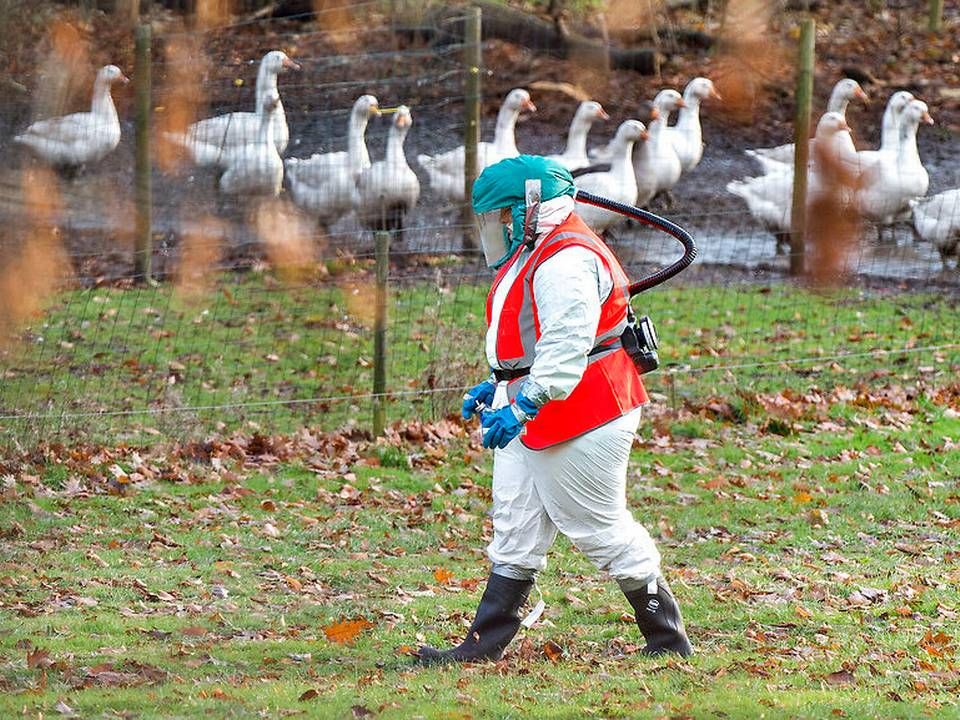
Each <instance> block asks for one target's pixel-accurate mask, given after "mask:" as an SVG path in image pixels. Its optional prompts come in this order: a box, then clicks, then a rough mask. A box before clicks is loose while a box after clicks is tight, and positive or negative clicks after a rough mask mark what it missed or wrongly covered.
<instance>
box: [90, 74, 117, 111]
mask: <svg viewBox="0 0 960 720" xmlns="http://www.w3.org/2000/svg"><path fill="white" fill-rule="evenodd" d="M90 110H91V112H92V113H93V114H94V115H101V116H105V117H109V118H117V108H116V106H115V105H114V104H113V96H112V95H111V94H110V83H108V82H107V81H105V80H99V79H98V80H97V81H96V82H95V83H94V85H93V101H92V103H91V107H90Z"/></svg>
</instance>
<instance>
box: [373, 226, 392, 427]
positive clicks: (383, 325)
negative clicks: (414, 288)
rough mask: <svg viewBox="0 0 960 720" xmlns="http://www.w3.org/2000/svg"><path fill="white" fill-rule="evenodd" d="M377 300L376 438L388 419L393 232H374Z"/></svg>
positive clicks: (374, 403)
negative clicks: (388, 293) (387, 394)
mask: <svg viewBox="0 0 960 720" xmlns="http://www.w3.org/2000/svg"><path fill="white" fill-rule="evenodd" d="M374 241H375V243H376V263H377V297H376V301H375V302H376V308H375V314H374V318H373V436H374V437H380V436H381V435H383V429H384V427H385V426H386V416H387V398H386V395H385V393H386V390H387V292H388V289H389V288H388V285H387V280H388V277H389V274H390V233H388V232H386V231H382V230H381V231H378V232H376V233H374Z"/></svg>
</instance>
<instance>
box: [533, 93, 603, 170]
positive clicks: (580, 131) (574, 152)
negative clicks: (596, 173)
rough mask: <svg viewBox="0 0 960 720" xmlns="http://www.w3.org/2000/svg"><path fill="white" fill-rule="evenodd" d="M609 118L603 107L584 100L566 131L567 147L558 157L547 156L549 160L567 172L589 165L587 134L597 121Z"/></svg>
mask: <svg viewBox="0 0 960 720" xmlns="http://www.w3.org/2000/svg"><path fill="white" fill-rule="evenodd" d="M609 119H610V116H609V115H607V112H606V111H605V110H604V109H603V106H602V105H601V104H600V103H598V102H594V101H593V100H584V101H583V102H582V103H580V105H579V107H577V112H576V113H575V114H574V116H573V120H572V121H571V122H570V129H569V130H568V131H567V147H566V149H564V151H563V152H562V153H561V154H559V155H548V156H547V157H548V158H550V159H551V160H556V161H557V162H558V163H560V164H561V165H563V166H564V167H565V168H566V169H567V170H579V169H580V168H584V167H587V166H588V165H589V164H590V159H589V158H588V157H587V133H589V132H590V127H591V126H592V125H593V123H594V122H595V121H597V120H609Z"/></svg>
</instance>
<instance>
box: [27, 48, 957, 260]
mask: <svg viewBox="0 0 960 720" xmlns="http://www.w3.org/2000/svg"><path fill="white" fill-rule="evenodd" d="M287 69H299V65H297V63H295V62H294V61H293V60H291V59H290V58H289V57H287V55H286V54H285V53H283V52H281V51H279V50H274V51H271V52H269V53H267V54H266V55H265V56H264V57H263V59H262V61H261V63H260V67H259V71H258V74H257V84H256V105H255V109H254V111H253V112H234V113H228V114H224V115H219V116H216V117H212V118H208V119H205V120H201V121H199V122H196V123H194V124H192V125H191V126H189V127H188V128H187V130H186V131H185V132H184V133H177V134H173V133H168V134H167V135H166V140H167V141H168V142H172V143H175V144H176V145H178V146H180V147H181V148H182V149H183V151H184V152H185V153H187V154H188V155H189V156H190V158H191V159H192V160H193V162H194V163H196V164H197V165H200V166H209V167H215V168H218V169H219V170H220V171H221V173H222V174H221V175H220V179H219V188H220V190H221V192H223V193H225V194H230V195H267V196H271V195H272V196H276V195H278V194H279V193H280V192H281V191H282V188H283V181H284V177H286V180H287V185H288V189H289V193H290V196H291V198H292V199H293V202H294V203H296V204H297V205H298V206H299V207H301V208H302V209H303V210H304V211H305V212H307V213H309V214H310V215H312V216H314V217H316V218H317V220H318V221H319V223H320V224H321V226H323V227H328V226H329V225H330V224H332V223H333V222H335V221H336V220H338V219H340V218H342V217H345V216H347V215H349V214H350V213H356V216H357V218H358V220H359V221H360V222H361V223H362V224H363V225H364V226H366V227H371V228H377V229H398V228H401V227H402V225H403V218H404V215H405V214H406V213H407V212H409V211H410V210H411V209H412V208H413V207H414V206H415V205H416V203H417V201H418V199H419V196H420V182H419V180H418V178H417V175H416V173H415V172H414V171H413V170H412V169H411V168H410V166H409V164H408V162H407V159H406V157H405V154H404V149H403V143H404V139H405V137H406V135H407V132H408V131H409V129H410V127H411V125H412V122H413V119H412V115H411V113H410V109H409V108H408V107H406V106H399V107H397V108H393V109H392V110H390V111H389V112H392V113H393V114H394V117H393V122H392V124H391V127H390V130H389V134H388V138H387V146H386V153H385V157H384V158H383V159H382V160H378V161H376V162H373V161H371V158H370V155H369V152H368V151H367V146H366V140H365V133H366V129H367V125H368V122H369V120H370V118H371V117H372V116H374V115H380V114H381V112H382V111H381V108H380V106H379V103H378V101H377V99H376V98H375V97H373V96H372V95H363V96H361V97H360V98H358V99H357V100H356V102H355V103H354V104H353V109H352V111H351V113H350V116H349V121H348V128H347V149H346V150H345V151H339V152H327V153H316V154H314V155H312V156H310V157H308V158H294V157H290V158H287V159H285V160H284V159H283V157H282V155H283V153H284V152H285V151H286V149H287V144H288V142H289V138H290V131H289V128H288V125H287V120H286V115H285V113H284V110H283V103H282V102H281V100H280V94H279V91H278V87H277V78H278V76H279V75H280V73H281V72H283V71H284V70H287ZM118 81H122V82H126V78H125V77H124V76H123V73H122V72H121V71H120V69H119V68H117V67H116V66H114V65H107V66H105V67H104V68H102V69H101V70H100V71H99V73H98V74H97V78H96V82H95V84H94V90H93V101H92V106H91V110H90V112H88V113H74V114H72V115H67V116H64V117H58V118H51V119H48V120H41V121H38V122H35V123H34V124H32V125H31V126H30V127H28V128H27V129H26V130H25V131H24V132H23V133H21V134H20V135H17V136H16V137H15V138H14V140H15V141H16V142H17V143H20V144H23V145H25V146H27V147H28V148H29V149H31V150H32V151H33V152H34V153H35V154H36V155H38V156H39V157H40V158H42V159H43V160H44V161H46V162H47V163H49V164H51V165H54V166H67V167H76V166H84V165H87V164H90V163H94V162H97V161H99V160H101V159H102V158H103V157H105V156H106V155H107V154H109V153H110V152H111V151H112V150H113V149H115V148H116V147H117V145H118V143H119V141H120V122H119V118H118V116H117V111H116V108H115V106H114V104H113V100H112V98H111V94H110V88H111V85H112V84H113V83H114V82H118ZM711 97H715V98H719V95H718V94H717V92H716V90H715V89H714V86H713V83H712V82H711V81H710V80H709V79H707V78H703V77H698V78H695V79H693V80H692V81H690V83H689V84H688V85H687V86H686V88H685V90H684V93H683V95H681V94H680V93H679V92H677V91H676V90H673V89H666V90H662V91H661V92H660V93H659V94H658V95H657V96H656V97H655V98H654V100H653V103H652V109H651V111H650V115H649V122H648V124H647V125H646V126H645V125H644V124H643V123H641V122H640V121H638V120H626V121H625V122H623V123H622V124H621V125H620V126H619V128H617V131H616V133H615V135H614V137H613V139H612V140H610V142H609V143H608V144H607V145H606V146H604V147H598V148H594V149H592V150H589V151H588V149H587V134H588V133H589V131H590V128H591V126H592V124H593V123H594V122H595V121H597V120H605V119H608V115H607V114H606V112H605V111H604V109H603V108H602V107H601V106H600V104H599V103H597V102H593V101H585V102H582V103H581V104H580V106H579V107H578V108H577V111H576V113H575V115H574V117H573V121H572V123H571V125H570V129H569V132H568V135H567V143H566V147H565V149H564V150H563V152H561V153H558V154H556V155H551V156H550V157H552V158H554V159H555V160H557V161H559V162H560V163H562V164H563V165H565V166H566V167H567V168H569V169H570V170H571V171H572V172H573V173H574V176H575V177H574V179H575V182H576V184H577V186H578V187H580V188H582V189H585V190H588V191H590V192H594V193H596V194H598V195H603V196H605V197H609V198H611V199H614V200H618V201H620V202H624V203H629V204H633V205H639V206H644V205H647V204H648V203H649V202H650V201H651V200H652V199H653V198H654V197H656V196H658V195H661V194H665V195H668V196H669V193H670V191H671V189H672V188H673V187H674V186H675V185H676V184H677V182H678V180H679V179H680V177H681V175H682V174H683V173H687V172H689V171H691V170H693V169H694V168H695V167H696V166H697V164H698V163H699V162H700V159H701V157H702V155H703V147H704V144H703V139H702V131H701V125H700V106H701V102H702V101H704V100H706V99H708V98H711ZM854 99H866V95H865V94H864V92H863V90H862V89H861V88H860V86H859V85H858V84H857V83H856V82H855V81H854V80H851V79H844V80H841V81H840V82H839V83H837V85H836V87H835V88H834V90H833V93H832V95H831V97H830V102H829V105H828V108H827V112H826V113H825V114H824V115H823V116H822V117H821V119H820V121H819V123H818V125H817V130H816V134H815V137H814V138H813V139H811V141H810V142H811V152H810V158H811V160H810V163H809V165H808V186H809V193H808V197H809V198H810V199H811V201H813V200H815V199H816V198H817V196H818V193H825V192H831V193H837V192H839V193H842V195H843V196H842V197H841V198H840V202H841V204H842V206H843V207H844V209H849V210H851V211H854V212H856V213H858V214H859V215H860V216H861V217H863V218H864V219H866V220H869V221H871V222H874V223H876V224H877V225H878V226H880V227H882V226H887V225H890V224H892V223H893V222H896V221H899V220H904V219H909V217H910V216H911V215H912V218H913V223H914V227H915V229H916V231H917V232H918V233H919V235H920V236H921V237H923V238H924V239H926V240H928V241H930V242H932V243H933V244H934V245H935V246H936V247H937V248H938V250H939V251H940V254H941V258H942V259H943V261H944V265H946V258H947V257H948V256H949V255H951V254H957V245H958V240H960V189H956V190H949V191H947V192H944V193H940V194H939V195H935V196H933V197H925V196H926V192H927V188H928V185H929V176H928V174H927V171H926V169H925V168H924V167H923V164H922V162H921V161H920V156H919V153H918V151H917V129H918V127H919V125H920V124H921V123H924V122H927V123H929V122H932V120H931V118H930V115H929V112H928V109H927V106H926V104H925V103H923V102H922V101H921V100H918V99H916V98H914V97H913V95H911V94H910V93H908V92H906V91H899V92H896V93H894V94H893V95H892V96H891V97H890V99H889V102H888V103H887V107H886V111H885V113H884V116H883V126H882V136H881V141H880V147H879V148H878V149H877V150H861V151H858V150H857V149H856V147H855V146H854V144H853V140H852V138H851V135H850V128H849V126H848V125H847V123H846V119H845V113H846V108H847V106H848V104H849V103H850V101H851V100H854ZM525 110H526V111H531V112H533V111H536V106H535V105H534V104H533V102H532V100H531V98H530V94H529V93H528V92H527V91H526V90H524V89H520V88H517V89H514V90H512V91H510V93H509V94H508V95H507V96H506V98H505V100H504V101H503V104H502V105H501V107H500V111H499V114H498V117H497V123H496V128H495V131H494V137H493V141H492V142H481V143H480V144H479V146H478V165H479V168H480V169H482V168H483V167H486V166H487V165H490V164H492V163H495V162H497V161H499V160H502V159H504V158H508V157H514V156H516V155H518V154H519V151H518V149H517V143H516V134H515V127H516V122H517V118H518V117H519V116H520V113H521V112H523V111H525ZM674 112H677V113H678V115H677V122H676V124H675V125H672V126H671V125H669V124H668V123H669V119H670V117H671V115H672V114H673V113H674ZM793 150H794V149H793V146H792V145H784V146H780V147H776V148H760V149H753V150H747V151H746V152H747V154H748V155H750V156H751V157H752V158H754V159H755V160H756V161H757V162H758V163H759V164H760V166H761V168H762V169H763V171H764V174H762V175H758V176H755V177H747V178H743V179H741V180H736V181H734V182H731V183H729V184H728V185H727V190H728V191H729V192H731V193H733V194H735V195H737V196H739V197H741V198H743V200H744V201H745V202H746V204H747V206H748V208H749V209H750V212H751V213H752V214H753V215H754V217H756V218H757V219H758V220H759V221H760V222H762V223H763V224H764V225H765V226H766V227H767V228H768V229H769V230H770V231H771V232H773V233H774V235H775V236H776V237H777V239H778V247H779V246H780V245H781V244H782V243H783V242H785V241H786V238H787V237H788V233H789V229H790V215H791V202H792V183H793V167H792V164H793ZM417 161H418V163H419V165H420V166H421V168H423V170H424V171H425V173H426V175H427V177H428V178H429V182H430V186H431V188H432V189H433V191H434V193H435V194H436V195H438V196H439V197H440V198H441V199H443V200H445V201H460V200H462V199H463V192H464V183H463V177H464V165H465V149H464V147H463V146H462V145H461V146H459V147H456V148H453V149H452V150H449V151H446V152H442V153H439V154H436V155H425V154H421V155H418V156H417ZM827 164H829V165H830V167H829V168H827V167H826V165H827ZM837 167H840V168H841V169H842V171H843V172H844V174H845V175H848V176H849V177H852V178H854V181H853V182H850V183H848V184H842V185H840V186H838V185H837V183H835V182H832V181H831V178H832V176H829V175H830V172H833V171H835V170H836V168H837ZM828 176H829V177H828ZM578 210H580V212H581V214H582V215H583V216H584V219H585V220H586V222H587V223H588V224H590V225H591V227H593V228H594V229H595V230H596V231H597V232H604V231H606V230H608V229H609V228H611V227H612V226H613V225H614V224H615V223H617V222H620V221H622V220H623V218H622V217H621V216H618V215H615V214H613V213H610V212H608V211H605V210H602V209H600V208H595V207H593V206H583V207H581V208H578Z"/></svg>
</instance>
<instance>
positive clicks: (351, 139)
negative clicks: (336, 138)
mask: <svg viewBox="0 0 960 720" xmlns="http://www.w3.org/2000/svg"><path fill="white" fill-rule="evenodd" d="M369 120H370V115H369V113H368V111H367V109H366V108H363V110H362V111H360V110H355V111H354V112H353V113H351V115H350V127H349V128H348V130H347V152H348V155H349V158H350V165H351V167H353V168H354V169H363V168H367V167H370V153H369V152H368V151H367V143H366V141H365V139H364V135H365V134H366V132H367V123H368V122H369Z"/></svg>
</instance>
